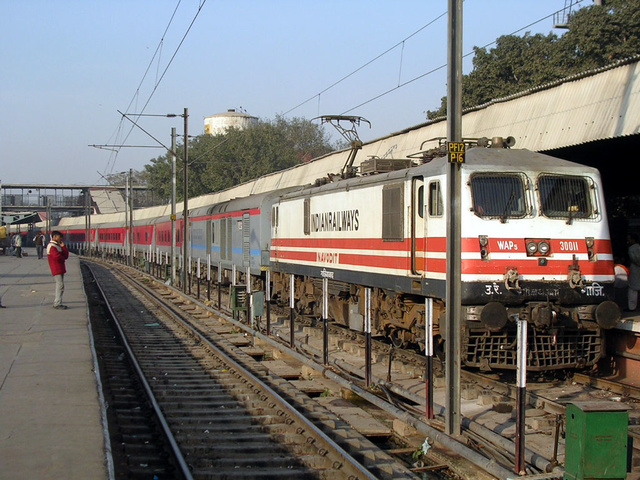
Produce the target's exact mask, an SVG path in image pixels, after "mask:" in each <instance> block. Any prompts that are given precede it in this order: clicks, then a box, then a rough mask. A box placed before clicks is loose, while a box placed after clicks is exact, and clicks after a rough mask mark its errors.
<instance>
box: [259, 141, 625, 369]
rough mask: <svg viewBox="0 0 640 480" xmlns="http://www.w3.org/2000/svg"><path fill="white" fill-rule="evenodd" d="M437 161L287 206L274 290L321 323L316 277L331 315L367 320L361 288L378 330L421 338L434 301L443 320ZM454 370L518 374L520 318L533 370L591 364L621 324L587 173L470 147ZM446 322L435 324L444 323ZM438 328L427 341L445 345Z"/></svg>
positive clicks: (601, 220)
mask: <svg viewBox="0 0 640 480" xmlns="http://www.w3.org/2000/svg"><path fill="white" fill-rule="evenodd" d="M448 168H449V167H448V164H447V163H446V159H445V158H437V159H434V160H432V161H431V162H429V163H426V164H423V165H420V166H417V167H412V168H409V169H405V170H401V171H396V172H392V173H386V174H379V175H374V176H369V177H359V178H354V179H349V180H344V181H340V182H336V183H332V184H329V185H325V186H322V187H317V188H307V189H304V190H301V191H297V192H294V193H290V194H288V195H285V196H283V198H282V199H281V200H280V202H279V203H278V204H276V205H274V207H273V209H274V212H273V214H272V216H275V218H278V219H286V220H285V221H278V222H276V223H275V225H274V226H273V228H272V249H271V263H272V268H273V270H274V271H275V272H280V273H281V274H283V275H281V276H278V275H277V274H276V275H274V279H275V281H276V282H279V283H281V284H282V286H281V287H280V288H276V289H274V290H275V291H277V292H281V294H282V295H284V297H285V298H283V300H285V301H286V300H287V298H286V297H287V295H288V290H287V288H285V287H286V282H287V275H286V274H295V275H296V279H297V282H298V285H297V288H296V292H297V293H296V300H297V305H298V309H299V310H300V311H301V312H304V313H306V314H309V315H319V309H320V308H321V296H320V294H321V291H320V288H321V283H320V279H321V278H323V277H328V278H329V283H330V292H331V295H330V300H329V305H330V317H331V318H332V319H334V320H336V321H338V322H341V323H343V324H344V325H347V326H349V327H351V328H355V329H359V328H360V325H361V323H362V317H363V310H362V307H361V305H362V303H363V301H362V298H363V289H364V287H371V288H373V289H374V291H373V295H372V311H373V312H372V321H373V328H374V331H375V333H377V334H384V335H388V336H390V337H391V338H392V339H393V340H395V341H396V343H397V344H403V345H404V344H409V343H414V344H420V343H423V342H424V328H425V319H424V315H425V306H424V303H425V302H424V300H425V298H427V297H430V298H432V299H434V300H435V301H436V303H435V304H436V306H437V309H436V310H437V311H438V312H439V313H440V314H442V313H443V312H444V308H445V304H444V300H445V295H446V254H447V252H446V245H447V241H446V236H447V222H448V219H447V218H446V209H445V208H444V204H445V201H446V198H447V195H446V194H447V192H446V189H447V182H446V178H447V175H446V172H447V169H448ZM461 176H462V185H463V188H462V198H460V199H459V201H460V204H461V228H462V238H461V262H462V264H461V270H462V278H461V281H462V286H461V288H462V304H463V305H462V306H463V309H462V311H463V313H464V320H465V321H464V322H463V323H464V332H462V334H463V335H464V337H463V350H464V351H463V362H464V363H465V364H466V365H469V366H474V367H480V368H484V369H490V368H515V350H514V344H515V343H514V342H515V322H514V319H515V318H520V319H527V320H528V321H529V325H530V329H531V334H530V338H531V341H530V352H531V354H530V368H532V369H534V370H547V369H560V368H569V367H584V366H592V365H594V364H595V363H596V362H597V361H598V360H599V358H600V357H601V355H602V353H603V348H604V346H603V342H602V338H603V336H602V334H601V328H611V327H613V326H614V325H615V324H616V323H617V320H618V319H619V316H620V311H619V308H618V307H617V305H616V304H615V303H614V302H612V301H610V300H609V298H611V296H612V285H613V280H614V278H613V256H612V251H611V243H610V239H609V231H608V226H607V221H606V215H605V209H604V203H603V197H602V192H601V190H600V177H599V174H598V172H597V170H595V169H589V168H587V167H584V166H580V165H576V164H573V163H570V162H565V161H562V160H559V159H556V158H552V157H548V156H545V155H541V154H537V153H533V152H530V151H526V150H507V149H494V148H492V149H486V148H472V149H470V150H469V151H468V152H467V159H466V163H464V164H462V165H461ZM441 316H442V315H440V317H441ZM443 330H444V325H443V324H442V323H441V322H439V321H436V330H435V333H436V334H437V335H439V336H440V337H441V338H442V337H443V335H442V334H443Z"/></svg>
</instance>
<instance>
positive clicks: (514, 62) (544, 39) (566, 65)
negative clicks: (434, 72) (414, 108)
mask: <svg viewBox="0 0 640 480" xmlns="http://www.w3.org/2000/svg"><path fill="white" fill-rule="evenodd" d="M604 3H605V5H604V6H600V5H592V6H589V7H585V8H581V9H579V10H578V11H576V12H575V13H573V14H572V15H571V17H570V29H569V30H568V31H567V32H566V33H565V34H564V35H562V36H561V37H559V36H557V35H555V34H553V33H550V34H549V35H542V34H536V35H531V34H530V33H526V34H525V35H524V36H522V37H518V36H516V35H503V36H501V37H499V38H498V39H497V40H496V44H495V47H493V48H491V49H490V50H487V49H486V48H479V47H474V58H473V70H472V72H471V73H469V74H468V75H464V76H463V79H462V106H463V108H469V107H473V106H478V105H482V104H484V103H487V102H489V101H491V100H492V99H495V98H501V97H505V96H508V95H512V94H514V93H518V92H523V91H525V90H527V89H530V88H535V87H538V86H541V85H543V84H545V83H549V82H554V81H557V80H560V79H562V78H565V77H568V76H570V75H574V74H577V73H580V72H583V71H587V70H590V69H594V68H598V67H603V66H606V65H609V64H611V63H612V62H614V61H616V60H621V59H624V58H628V57H631V56H633V55H637V54H638V53H640V1H637V0H634V1H628V0H607V1H606V2H604ZM446 113H447V98H446V97H443V98H442V101H441V104H440V108H439V109H438V110H434V111H431V110H429V111H427V118H428V119H434V118H437V117H441V116H444V115H446Z"/></svg>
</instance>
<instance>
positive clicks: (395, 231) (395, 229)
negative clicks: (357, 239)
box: [382, 183, 404, 242]
mask: <svg viewBox="0 0 640 480" xmlns="http://www.w3.org/2000/svg"><path fill="white" fill-rule="evenodd" d="M403 191H404V184H403V183H396V184H393V185H385V186H384V188H383V189H382V240H383V241H385V242H401V241H402V240H404V195H403Z"/></svg>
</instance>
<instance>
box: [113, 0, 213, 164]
mask: <svg viewBox="0 0 640 480" xmlns="http://www.w3.org/2000/svg"><path fill="white" fill-rule="evenodd" d="M206 2H207V0H202V1H201V2H200V4H199V5H198V9H197V11H196V13H195V15H194V16H193V18H192V19H191V22H190V23H189V26H188V27H187V29H186V31H185V33H184V34H183V35H182V38H181V40H180V42H179V43H178V45H177V46H176V48H175V50H174V52H173V54H172V55H171V57H170V58H169V61H168V62H167V64H166V66H165V68H164V69H163V70H162V73H161V74H160V76H159V77H158V76H157V75H156V76H157V78H156V81H155V82H154V86H153V88H152V90H151V93H150V94H149V96H148V98H147V99H146V101H145V103H144V105H143V106H142V108H141V109H140V112H138V113H144V111H145V110H146V108H147V106H148V105H149V102H150V101H151V99H152V98H153V96H154V94H155V93H156V91H157V89H158V87H159V86H160V83H161V82H162V80H163V79H164V77H165V75H166V73H167V72H168V70H169V68H170V67H171V65H172V64H173V61H174V60H175V58H176V56H177V55H178V52H179V51H180V48H181V47H182V45H183V44H184V42H185V40H186V38H187V36H188V35H189V32H190V31H191V29H192V28H193V25H194V24H195V22H196V20H197V18H198V16H199V15H200V13H201V12H202V9H203V8H204V6H205V4H206ZM181 3H182V0H178V3H177V5H176V7H175V9H174V11H173V13H172V15H171V18H170V20H169V23H168V24H167V26H166V28H165V30H164V32H163V34H162V37H161V39H160V41H159V43H158V46H157V47H156V51H155V52H154V54H153V56H152V58H151V60H150V62H149V65H148V66H147V68H146V70H145V73H144V75H143V77H142V79H141V81H140V83H139V84H138V88H137V89H136V92H135V93H134V95H133V98H132V99H131V101H130V102H129V105H128V108H130V107H131V106H132V105H133V104H134V102H135V100H136V98H138V96H139V94H140V89H141V88H142V85H143V83H144V81H145V79H146V77H147V75H148V73H149V71H150V69H151V67H152V65H153V63H154V61H155V59H156V56H157V55H158V53H159V52H160V51H161V49H162V47H163V45H164V39H165V37H166V34H167V32H168V31H169V28H170V27H171V25H172V23H173V21H174V19H175V16H176V12H177V11H178V8H179V7H180V4H181ZM123 120H124V119H123V118H121V119H120V122H119V124H118V128H117V131H121V129H122V121H123ZM133 128H134V126H131V128H130V129H129V131H128V133H127V134H126V135H125V137H124V139H123V140H122V141H121V142H115V143H121V144H124V143H126V140H127V139H128V138H129V135H131V132H132V131H133ZM116 138H118V137H116ZM118 153H119V149H118V151H117V152H115V153H114V154H112V155H111V158H110V159H109V162H108V163H107V169H105V172H107V171H113V169H114V168H115V162H116V160H117V156H118ZM109 165H111V166H110V167H109Z"/></svg>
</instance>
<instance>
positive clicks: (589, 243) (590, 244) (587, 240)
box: [584, 237, 595, 248]
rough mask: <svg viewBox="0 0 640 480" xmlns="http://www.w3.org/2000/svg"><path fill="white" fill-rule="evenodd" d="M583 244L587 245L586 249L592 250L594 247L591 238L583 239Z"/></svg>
mask: <svg viewBox="0 0 640 480" xmlns="http://www.w3.org/2000/svg"><path fill="white" fill-rule="evenodd" d="M584 240H585V243H586V244H587V248H593V247H594V245H595V241H594V239H593V237H587V238H585V239H584Z"/></svg>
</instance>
